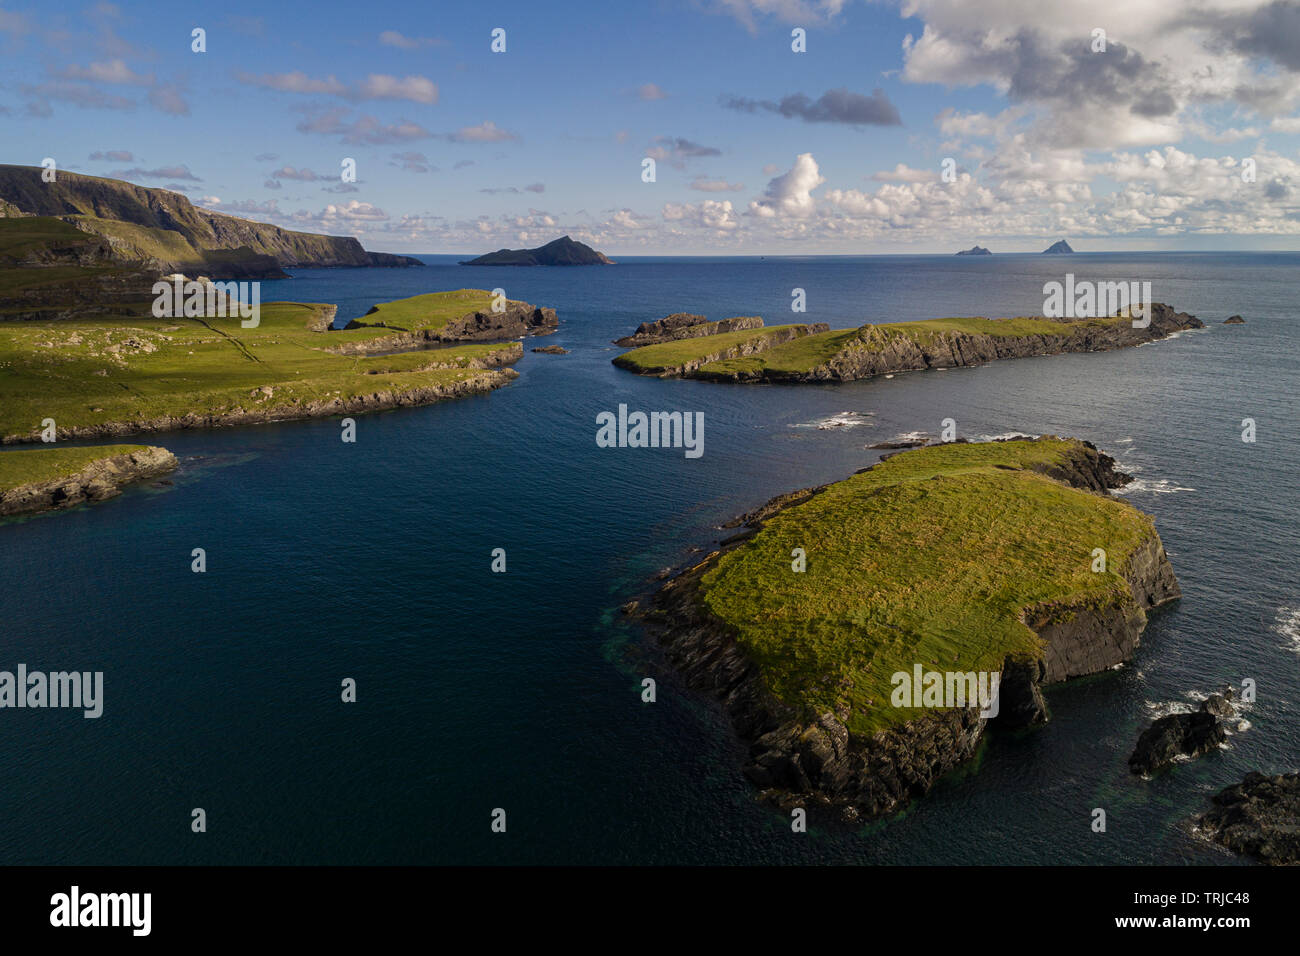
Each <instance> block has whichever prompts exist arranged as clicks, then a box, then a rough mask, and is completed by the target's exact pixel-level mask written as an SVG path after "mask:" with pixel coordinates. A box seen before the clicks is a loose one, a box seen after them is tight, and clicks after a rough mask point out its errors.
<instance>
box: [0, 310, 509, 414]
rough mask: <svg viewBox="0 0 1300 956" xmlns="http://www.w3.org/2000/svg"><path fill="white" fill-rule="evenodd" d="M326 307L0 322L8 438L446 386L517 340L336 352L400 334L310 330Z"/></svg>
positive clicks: (476, 373) (0, 376)
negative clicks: (52, 424) (267, 394)
mask: <svg viewBox="0 0 1300 956" xmlns="http://www.w3.org/2000/svg"><path fill="white" fill-rule="evenodd" d="M478 294H479V295H480V296H488V297H490V293H486V292H483V293H478ZM438 295H445V296H446V300H445V301H446V303H447V304H446V309H445V311H446V312H455V311H456V310H457V309H459V308H461V303H462V302H463V300H464V298H465V296H464V294H463V293H461V292H453V293H445V294H440V293H435V294H434V296H433V297H432V298H431V297H429V296H421V297H420V298H422V299H426V300H429V303H430V306H431V307H434V308H435V311H436V305H437V301H438V300H437V296H438ZM326 308H327V307H326V306H322V305H314V304H307V303H297V302H275V303H269V304H265V305H263V306H262V308H261V323H260V325H259V327H258V328H255V329H245V328H242V327H241V326H240V321H239V319H238V318H237V317H236V318H228V319H205V320H199V319H185V318H162V319H157V318H154V317H153V316H152V315H148V314H143V315H140V316H132V317H126V318H121V317H113V318H103V319H94V320H89V321H60V322H0V438H12V437H13V436H25V437H31V436H33V435H34V434H35V433H36V432H38V431H39V430H40V427H41V421H42V420H43V419H45V418H53V419H54V420H55V421H56V423H57V424H58V426H59V427H60V428H64V427H79V426H81V427H85V426H94V425H102V424H105V423H108V422H132V421H138V420H142V419H151V418H158V417H161V416H169V415H170V416H178V417H179V416H183V415H185V414H187V413H190V412H194V413H197V414H201V415H223V414H227V413H230V412H232V411H235V410H237V409H243V410H246V411H248V410H256V409H259V408H266V407H274V406H282V405H283V406H288V407H289V408H290V409H292V408H294V407H295V406H299V407H300V406H303V405H306V404H308V403H311V402H315V401H322V400H330V399H333V398H342V399H348V398H352V397H356V396H364V395H370V394H373V393H376V392H383V391H398V392H401V391H409V390H411V389H413V388H417V387H426V386H445V385H450V384H453V383H455V382H461V381H465V380H467V379H471V378H477V377H481V376H483V374H484V373H483V372H482V370H481V369H478V368H476V367H474V364H475V363H476V362H485V361H489V360H492V359H494V358H499V357H501V356H502V355H504V354H506V350H507V349H517V346H502V345H499V344H480V343H464V344H459V345H456V346H453V347H449V348H446V349H430V350H423V351H414V352H407V353H402V354H397V355H375V356H344V355H338V354H335V353H334V352H332V351H330V349H331V348H337V347H338V346H340V345H343V344H345V343H347V342H349V341H357V340H364V341H372V340H374V339H376V338H382V337H384V336H387V335H391V334H393V333H392V332H391V331H389V330H386V329H382V328H367V329H358V330H355V331H337V332H311V331H309V330H308V329H307V323H308V320H309V319H311V318H313V317H315V316H318V315H319V314H321V312H322V311H323V310H325V309H326ZM456 314H457V315H459V314H462V313H460V312H456ZM113 346H116V347H117V350H116V351H112V350H111V348H112V347H113ZM150 349H152V351H150ZM261 386H270V387H271V388H272V389H273V391H274V394H273V396H272V397H271V398H269V399H261V400H259V396H255V395H253V394H251V393H252V392H253V391H254V390H256V389H259V388H260V387H261Z"/></svg>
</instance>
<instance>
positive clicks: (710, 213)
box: [663, 199, 740, 232]
mask: <svg viewBox="0 0 1300 956" xmlns="http://www.w3.org/2000/svg"><path fill="white" fill-rule="evenodd" d="M663 217H664V220H665V221H667V222H675V223H689V224H691V225H694V226H697V227H699V228H701V229H713V230H717V231H719V232H731V231H732V230H734V229H739V228H740V222H739V221H738V220H737V219H736V217H735V215H734V214H733V210H732V206H731V200H730V199H723V200H717V199H705V200H703V201H702V202H697V203H672V202H670V203H664V208H663Z"/></svg>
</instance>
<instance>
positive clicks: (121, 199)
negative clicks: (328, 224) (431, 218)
mask: <svg viewBox="0 0 1300 956" xmlns="http://www.w3.org/2000/svg"><path fill="white" fill-rule="evenodd" d="M0 197H3V199H4V200H5V206H4V211H5V213H6V214H7V215H13V214H14V213H15V212H18V213H20V214H21V215H25V216H52V217H62V218H69V221H72V222H74V223H75V224H76V225H77V226H78V228H81V229H83V230H85V231H87V232H90V233H94V234H97V235H103V236H104V237H105V240H106V241H107V242H109V243H110V244H111V245H112V248H113V257H114V258H115V259H117V260H119V261H136V262H149V263H150V264H151V265H152V266H153V267H154V268H155V269H157V270H159V271H162V272H175V271H179V272H188V271H195V270H204V271H205V274H208V275H212V276H213V277H216V278H251V277H259V276H260V277H275V273H276V272H278V273H279V275H281V276H282V275H283V272H281V271H280V267H283V266H375V265H385V266H389V265H423V263H422V262H420V261H419V260H418V259H413V258H411V257H409V256H395V255H391V254H388V253H369V252H367V251H366V250H365V249H363V248H362V247H361V243H359V242H358V241H357V240H356V239H354V238H351V237H344V236H323V235H316V234H313V233H306V232H293V231H290V230H288V229H281V228H280V227H279V226H275V225H271V224H269V223H262V222H253V221H251V220H248V219H240V218H237V217H235V216H227V215H223V214H222V213H216V212H210V211H209V210H206V209H202V208H200V207H198V206H195V205H194V204H193V203H191V202H190V201H189V200H188V199H187V198H185V197H184V196H182V195H180V194H179V193H174V192H170V191H168V190H165V189H150V188H148V187H145V186H136V185H133V184H132V183H127V182H122V181H120V180H115V179H102V178H99V177H96V176H82V175H80V174H78V173H69V172H59V173H58V178H57V180H56V181H55V182H53V183H46V182H42V181H41V170H40V169H39V168H34V167H27V166H0ZM70 217H76V218H75V219H73V218H70ZM122 224H125V225H124V226H123V225H122Z"/></svg>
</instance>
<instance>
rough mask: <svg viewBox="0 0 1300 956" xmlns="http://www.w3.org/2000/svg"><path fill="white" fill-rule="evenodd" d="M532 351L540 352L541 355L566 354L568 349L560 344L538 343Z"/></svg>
mask: <svg viewBox="0 0 1300 956" xmlns="http://www.w3.org/2000/svg"><path fill="white" fill-rule="evenodd" d="M533 351H534V352H541V353H542V354H543V355H568V354H569V350H568V349H566V348H564V346H562V345H539V346H538V347H537V348H535V349H533Z"/></svg>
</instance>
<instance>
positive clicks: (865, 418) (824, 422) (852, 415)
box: [790, 412, 876, 430]
mask: <svg viewBox="0 0 1300 956" xmlns="http://www.w3.org/2000/svg"><path fill="white" fill-rule="evenodd" d="M875 414H876V413H875V412H840V413H839V414H838V415H831V416H829V417H827V418H819V419H817V420H816V421H811V422H800V423H798V424H796V425H791V426H790V427H791V428H816V429H819V430H824V429H828V428H857V427H858V426H859V425H867V426H870V427H874V426H875V422H873V421H870V419H871V417H872V416H874V415H875Z"/></svg>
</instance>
